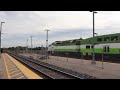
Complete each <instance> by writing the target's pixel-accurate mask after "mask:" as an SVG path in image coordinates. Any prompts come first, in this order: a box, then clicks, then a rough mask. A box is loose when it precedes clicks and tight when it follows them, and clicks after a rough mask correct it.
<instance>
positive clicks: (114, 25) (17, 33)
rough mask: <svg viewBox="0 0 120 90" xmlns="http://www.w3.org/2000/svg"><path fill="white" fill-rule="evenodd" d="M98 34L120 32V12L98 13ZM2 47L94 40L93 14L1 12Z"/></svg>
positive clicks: (82, 12) (74, 12)
mask: <svg viewBox="0 0 120 90" xmlns="http://www.w3.org/2000/svg"><path fill="white" fill-rule="evenodd" d="M97 12H98V13H97V14H95V33H97V34H98V35H105V34H112V33H120V11H97ZM0 22H5V23H4V24H3V25H2V47H13V46H26V42H27V39H28V46H30V43H31V42H30V40H31V38H30V36H33V38H32V41H33V46H34V47H36V46H41V45H43V46H45V45H46V31H45V30H46V29H48V30H50V31H49V32H48V37H49V38H48V42H49V44H51V43H52V42H54V41H63V40H70V39H78V38H83V39H85V38H89V37H92V31H93V15H92V13H91V12H89V11H0Z"/></svg>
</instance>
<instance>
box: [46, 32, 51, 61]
mask: <svg viewBox="0 0 120 90" xmlns="http://www.w3.org/2000/svg"><path fill="white" fill-rule="evenodd" d="M45 31H47V36H46V59H47V58H49V57H48V31H50V30H45Z"/></svg>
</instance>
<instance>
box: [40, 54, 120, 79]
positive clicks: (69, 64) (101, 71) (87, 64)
mask: <svg viewBox="0 0 120 90" xmlns="http://www.w3.org/2000/svg"><path fill="white" fill-rule="evenodd" d="M42 61H43V62H46V63H49V64H53V65H56V66H59V67H63V68H66V69H70V70H73V71H76V72H79V73H83V74H84V73H86V74H88V75H91V76H94V77H97V78H99V79H120V64H118V63H110V62H103V68H102V61H96V65H92V64H91V61H92V60H83V59H74V58H67V57H58V56H50V59H47V60H42Z"/></svg>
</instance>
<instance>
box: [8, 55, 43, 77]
mask: <svg viewBox="0 0 120 90" xmlns="http://www.w3.org/2000/svg"><path fill="white" fill-rule="evenodd" d="M6 55H7V56H8V58H10V60H11V61H12V62H13V63H14V64H15V62H14V61H13V60H15V61H16V62H19V61H17V60H16V59H14V58H13V57H11V56H10V55H9V54H7V53H6ZM19 63H20V62H19ZM20 64H21V63H20ZM15 65H16V64H15ZM21 65H22V64H21ZM16 66H17V65H16ZM23 66H24V65H23ZM17 67H18V68H19V69H20V71H21V72H22V73H23V70H22V69H21V68H20V67H19V66H17ZM24 67H25V66H24ZM26 68H27V67H26ZM30 71H31V70H30ZM33 73H34V72H33ZM23 74H24V75H25V76H26V77H27V78H28V79H43V78H42V77H40V76H38V75H37V74H35V73H34V74H35V75H37V78H35V77H29V76H28V75H26V73H23Z"/></svg>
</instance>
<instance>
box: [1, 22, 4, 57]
mask: <svg viewBox="0 0 120 90" xmlns="http://www.w3.org/2000/svg"><path fill="white" fill-rule="evenodd" d="M3 23H5V22H1V27H0V57H1V32H2V24H3Z"/></svg>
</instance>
